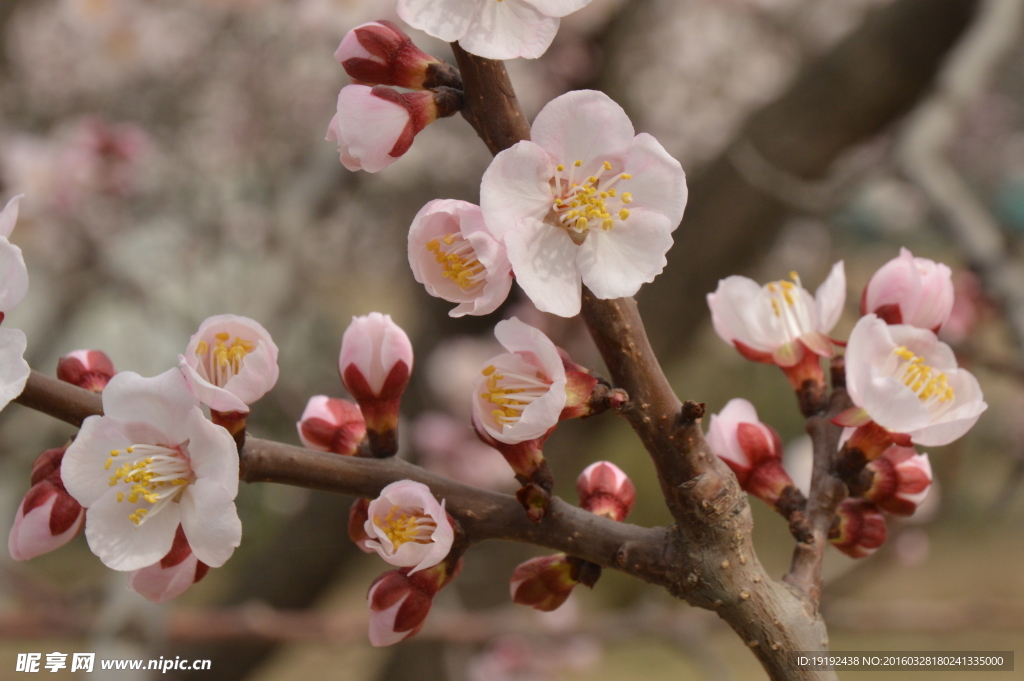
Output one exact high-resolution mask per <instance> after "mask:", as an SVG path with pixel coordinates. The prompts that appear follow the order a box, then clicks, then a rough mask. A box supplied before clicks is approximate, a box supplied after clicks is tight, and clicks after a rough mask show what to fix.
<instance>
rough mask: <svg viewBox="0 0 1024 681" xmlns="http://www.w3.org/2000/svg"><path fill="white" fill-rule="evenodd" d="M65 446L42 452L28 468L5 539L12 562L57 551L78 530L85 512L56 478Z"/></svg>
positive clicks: (59, 478)
mask: <svg viewBox="0 0 1024 681" xmlns="http://www.w3.org/2000/svg"><path fill="white" fill-rule="evenodd" d="M67 447H68V446H67V445H64V446H63V447H59V448H57V449H49V450H47V451H45V452H43V453H42V455H40V457H39V458H38V459H37V460H36V462H35V464H33V466H32V487H31V489H29V491H28V493H27V494H25V498H24V499H23V500H22V502H21V505H20V506H18V513H17V515H16V516H15V518H14V525H13V526H12V527H11V533H10V535H9V537H8V540H7V548H8V550H9V551H10V554H11V558H13V559H14V560H29V559H31V558H35V557H36V556H41V555H43V554H44V553H49V552H50V551H53V550H54V549H58V548H60V547H61V546H64V545H65V544H67V543H68V542H69V541H71V540H72V539H73V538H74V537H75V535H76V534H78V531H79V530H80V529H81V527H82V523H83V521H84V519H85V509H83V508H82V506H81V504H79V503H78V502H77V501H75V499H74V498H73V497H72V496H71V495H70V494H68V492H67V490H66V489H65V488H64V482H63V480H61V477H60V464H61V460H62V459H63V457H64V451H65V450H66V449H67Z"/></svg>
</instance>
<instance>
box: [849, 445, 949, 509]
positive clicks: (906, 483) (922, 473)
mask: <svg viewBox="0 0 1024 681" xmlns="http://www.w3.org/2000/svg"><path fill="white" fill-rule="evenodd" d="M867 470H869V471H871V473H872V479H871V486H870V487H869V488H868V489H867V490H865V491H864V493H863V494H862V495H861V496H863V497H864V498H865V499H868V500H869V501H873V502H875V503H876V504H878V506H879V507H880V508H881V509H882V510H883V511H888V512H889V513H892V514H893V515H901V516H910V515H913V514H914V511H916V510H917V507H918V505H919V504H920V503H921V502H922V501H924V499H925V497H926V496H928V490H929V489H930V488H931V484H932V466H931V463H930V462H929V461H928V455H927V454H918V453H917V451H916V450H914V448H913V447H900V446H899V445H893V446H891V447H889V449H887V450H886V451H885V453H884V454H882V456H880V457H878V458H877V459H875V460H873V461H871V462H870V463H868V465H867Z"/></svg>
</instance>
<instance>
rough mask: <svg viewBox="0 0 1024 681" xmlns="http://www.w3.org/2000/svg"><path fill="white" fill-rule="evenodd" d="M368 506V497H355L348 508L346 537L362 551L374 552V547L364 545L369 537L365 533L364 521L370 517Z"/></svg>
mask: <svg viewBox="0 0 1024 681" xmlns="http://www.w3.org/2000/svg"><path fill="white" fill-rule="evenodd" d="M369 508H370V500H369V499H356V500H355V501H353V502H352V507H351V508H350V509H349V510H348V538H349V539H351V540H352V543H353V544H355V545H356V546H358V547H359V550H360V551H362V552H363V553H374V549H373V548H371V547H369V546H367V545H366V542H367V541H368V540H369V539H370V535H368V534H366V522H367V521H368V520H369V519H370V513H369Z"/></svg>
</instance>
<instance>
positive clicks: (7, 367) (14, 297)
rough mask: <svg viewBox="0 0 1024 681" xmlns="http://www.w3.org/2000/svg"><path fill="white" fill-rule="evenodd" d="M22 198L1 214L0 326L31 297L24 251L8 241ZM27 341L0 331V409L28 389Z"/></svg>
mask: <svg viewBox="0 0 1024 681" xmlns="http://www.w3.org/2000/svg"><path fill="white" fill-rule="evenodd" d="M22 196H23V194H18V195H17V196H15V197H14V198H13V199H11V200H10V201H8V202H7V205H6V206H4V209H3V210H2V211H0V322H3V319H4V315H5V314H6V313H8V312H10V311H11V310H13V309H14V308H15V307H16V306H17V305H18V303H20V302H21V301H22V300H23V299H24V298H25V294H26V293H28V269H27V268H26V267H25V258H24V257H22V255H21V249H20V248H18V247H17V246H15V245H14V244H12V243H11V242H10V241H8V240H7V238H8V237H9V236H10V235H11V231H12V230H13V229H14V223H15V222H17V221H18V205H19V203H20V202H21V197H22ZM26 347H27V341H26V339H25V334H24V332H22V331H21V330H20V329H7V328H0V409H3V408H4V407H6V406H7V404H8V403H9V402H10V401H11V400H13V399H14V398H15V397H17V396H18V395H20V394H21V391H22V390H24V389H25V382H26V381H28V376H29V374H30V373H31V369H30V368H29V366H28V362H26V361H25V358H24V355H25V348H26Z"/></svg>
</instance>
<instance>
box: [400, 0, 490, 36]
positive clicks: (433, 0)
mask: <svg viewBox="0 0 1024 681" xmlns="http://www.w3.org/2000/svg"><path fill="white" fill-rule="evenodd" d="M479 12H480V2H479V0H398V16H400V17H401V18H402V21H404V22H405V23H407V24H409V25H410V26H412V27H413V28H418V29H420V30H421V31H423V32H424V33H426V34H427V35H429V36H433V37H434V38H438V39H440V40H443V41H445V42H446V43H451V42H455V41H456V40H459V39H460V38H462V36H463V35H465V33H466V29H467V28H468V27H469V25H470V23H472V22H473V20H474V19H476V17H477V16H478V15H479Z"/></svg>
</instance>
